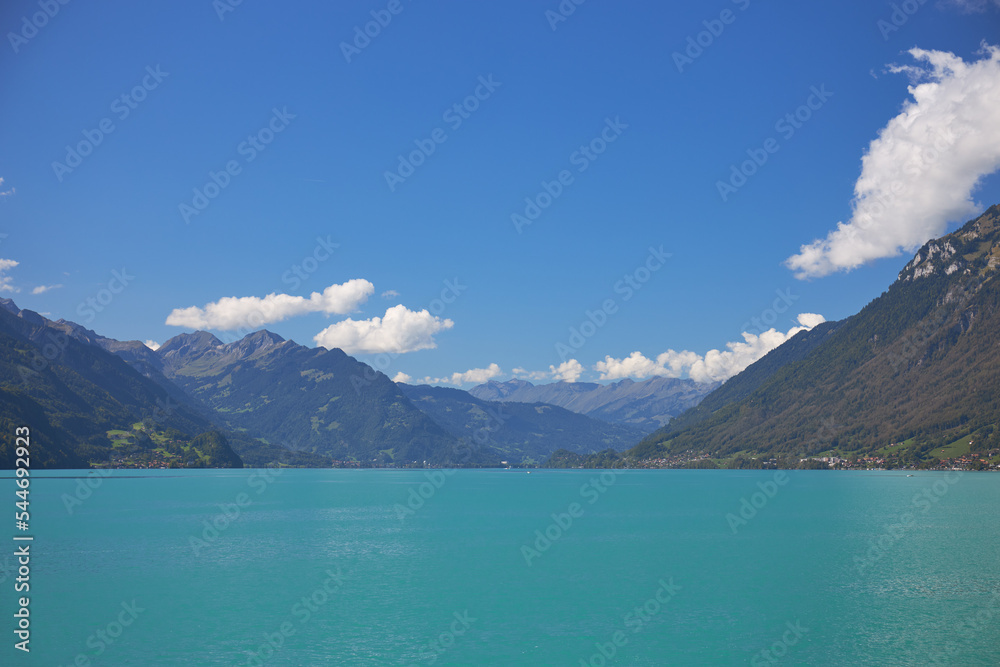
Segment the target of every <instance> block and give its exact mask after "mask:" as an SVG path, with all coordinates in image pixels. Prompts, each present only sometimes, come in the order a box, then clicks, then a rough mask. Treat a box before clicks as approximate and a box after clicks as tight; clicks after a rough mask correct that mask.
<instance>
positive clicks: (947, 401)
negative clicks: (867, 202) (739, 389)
mask: <svg viewBox="0 0 1000 667" xmlns="http://www.w3.org/2000/svg"><path fill="white" fill-rule="evenodd" d="M998 269H1000V207H998V206H993V207H992V208H990V209H989V210H988V211H986V213H984V214H983V215H982V216H981V217H979V218H977V219H975V220H972V221H970V222H968V223H967V224H965V225H964V226H963V227H962V228H961V229H959V230H957V231H955V232H954V233H952V234H949V235H947V236H945V237H942V238H941V239H937V240H934V241H930V242H928V243H927V244H925V245H924V246H923V247H922V248H921V249H920V250H919V251H918V252H917V254H916V255H915V257H914V258H913V260H912V261H910V262H909V263H908V264H907V265H906V267H905V268H904V269H903V270H902V271H901V272H900V274H899V278H898V280H896V282H895V283H893V285H892V286H891V287H890V288H889V289H888V291H886V292H884V293H883V294H882V295H881V296H880V297H878V298H877V299H875V300H874V301H872V302H871V303H870V304H868V305H867V306H866V307H865V308H864V309H863V310H862V311H861V312H859V313H858V314H857V315H854V316H852V317H849V318H847V319H846V320H844V321H843V322H842V323H840V324H838V325H837V326H836V328H835V329H834V330H833V331H832V332H829V333H828V335H827V336H826V337H825V339H824V340H823V341H822V342H821V343H820V344H819V345H817V346H816V347H815V348H814V349H812V350H811V351H810V352H809V353H808V354H806V355H805V356H804V357H803V358H802V359H800V360H797V361H791V362H790V363H786V364H784V365H781V366H780V368H778V369H777V370H776V371H775V372H773V374H771V375H770V377H769V378H768V379H767V380H766V381H765V382H763V384H761V385H760V386H759V387H757V388H756V389H755V390H754V391H752V392H751V393H750V394H749V395H747V396H745V397H743V398H741V399H739V400H733V401H729V402H723V401H717V400H713V399H712V397H709V398H706V399H705V401H704V404H707V405H709V406H711V407H713V408H714V410H713V411H712V412H711V414H710V415H708V416H705V415H700V416H701V417H702V419H701V420H700V421H696V420H693V421H694V423H692V424H691V425H690V426H689V427H687V428H684V429H681V428H674V429H669V430H668V429H665V430H662V431H659V432H657V433H654V434H653V435H651V436H649V437H648V438H646V439H645V440H644V441H643V442H641V443H640V444H639V445H638V446H637V447H636V448H634V449H633V450H631V451H630V452H629V455H630V456H631V457H632V458H638V459H645V458H650V457H655V456H660V455H663V454H667V453H672V454H676V453H681V452H701V453H706V454H709V455H713V456H720V457H721V456H727V455H731V454H733V453H735V452H739V451H753V452H760V453H773V454H789V453H790V454H811V453H815V452H817V451H824V450H830V449H835V450H838V451H842V452H850V451H856V452H868V451H875V450H877V449H880V448H882V447H885V446H886V445H889V444H890V443H899V442H902V441H906V443H905V445H904V446H903V447H902V448H900V453H899V455H900V458H901V460H917V459H920V458H922V457H926V456H927V454H928V452H929V451H930V449H932V448H933V447H935V446H937V445H940V444H944V443H946V442H951V441H953V440H955V439H957V438H958V437H961V436H963V435H965V434H968V433H973V432H976V431H977V430H979V429H981V428H984V427H986V429H987V430H988V427H989V426H990V425H995V424H997V423H998V422H1000V283H998V280H997V275H998ZM793 340H794V339H793ZM778 349H779V350H781V349H782V348H778ZM764 361H766V358H765V359H762V360H761V361H758V362H757V364H754V365H753V366H750V367H749V368H747V369H746V370H745V371H744V372H743V374H741V375H739V376H737V377H736V378H733V380H730V381H729V382H734V381H736V382H738V383H739V382H742V381H743V380H741V378H743V376H744V375H748V374H754V373H758V372H759V370H760V369H759V368H755V367H756V366H757V365H758V364H761V363H762V362H764ZM727 385H728V383H727ZM725 388H726V385H723V387H722V388H721V389H719V390H717V391H719V392H722V391H723V390H725ZM719 403H723V404H722V405H719ZM681 421H683V420H681ZM680 426H683V424H681V425H680ZM991 437H992V438H995V437H996V434H994V435H993V436H987V437H984V438H980V439H979V444H980V445H981V446H988V445H989V443H990V442H991V440H990V438H991Z"/></svg>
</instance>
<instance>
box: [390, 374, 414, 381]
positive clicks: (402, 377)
mask: <svg viewBox="0 0 1000 667" xmlns="http://www.w3.org/2000/svg"><path fill="white" fill-rule="evenodd" d="M412 379H413V378H411V377H410V376H409V375H407V374H406V373H404V372H403V371H399V372H398V373H396V377H394V378H392V381H393V382H403V383H406V384H409V383H410V380H412Z"/></svg>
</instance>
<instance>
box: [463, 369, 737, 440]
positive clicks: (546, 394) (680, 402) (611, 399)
mask: <svg viewBox="0 0 1000 667" xmlns="http://www.w3.org/2000/svg"><path fill="white" fill-rule="evenodd" d="M719 384H720V383H718V382H713V383H699V382H695V381H693V380H687V379H676V378H666V377H654V378H650V379H648V380H643V381H641V382H636V381H635V380H628V379H626V380H621V381H620V382H614V383H612V384H607V385H602V384H597V383H593V382H554V383H551V384H543V385H534V384H532V383H530V382H527V381H526V380H517V379H515V380H508V381H507V382H495V381H490V382H487V383H486V384H481V385H479V386H476V387H473V388H472V389H470V390H469V393H470V394H472V395H473V396H475V397H476V398H479V399H482V400H485V401H511V402H517V403H548V404H550V405H558V406H560V407H563V408H566V409H567V410H572V411H573V412H579V413H580V414H584V415H587V416H588V417H594V418H595V419H601V420H603V421H606V422H610V423H612V424H623V425H627V426H630V427H633V428H636V429H638V430H640V431H643V432H646V433H650V432H652V431H654V430H656V429H658V428H660V427H662V426H665V425H666V424H667V423H668V422H669V421H670V419H671V418H672V417H676V416H677V415H679V414H681V413H682V412H684V411H685V410H687V409H688V408H691V407H694V406H695V405H697V404H698V403H699V402H700V401H701V400H702V399H703V398H704V397H705V396H706V395H708V394H709V393H711V391H712V390H713V389H715V388H716V387H718V386H719Z"/></svg>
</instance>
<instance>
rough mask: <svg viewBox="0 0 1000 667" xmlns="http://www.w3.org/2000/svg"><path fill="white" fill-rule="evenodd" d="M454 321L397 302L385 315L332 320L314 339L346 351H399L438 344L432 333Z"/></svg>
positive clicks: (448, 327) (375, 352)
mask: <svg viewBox="0 0 1000 667" xmlns="http://www.w3.org/2000/svg"><path fill="white" fill-rule="evenodd" d="M369 285H370V283H369ZM454 325H455V323H454V322H452V321H451V320H446V319H441V318H440V317H437V316H436V315H431V314H430V313H429V312H427V310H426V309H425V310H418V311H414V310H409V309H408V308H406V306H403V305H397V306H393V307H391V308H389V309H388V310H386V311H385V316H384V317H373V318H371V319H367V320H352V319H346V320H343V321H341V322H337V323H336V324H331V325H330V326H328V327H327V328H325V329H323V330H322V331H320V332H319V333H318V334H316V335H315V336H314V337H313V340H314V341H316V344H317V345H320V346H322V347H325V348H334V347H339V348H340V349H342V350H343V351H344V352H346V353H348V354H377V353H381V352H396V353H400V354H401V353H404V352H415V351H417V350H427V349H432V348H435V347H437V343H436V342H435V341H434V334H436V333H438V332H440V331H444V330H445V329H450V328H452V327H453V326H454Z"/></svg>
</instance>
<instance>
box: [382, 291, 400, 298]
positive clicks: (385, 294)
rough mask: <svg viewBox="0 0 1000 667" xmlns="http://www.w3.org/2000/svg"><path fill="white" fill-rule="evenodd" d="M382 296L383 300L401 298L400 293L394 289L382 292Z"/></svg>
mask: <svg viewBox="0 0 1000 667" xmlns="http://www.w3.org/2000/svg"><path fill="white" fill-rule="evenodd" d="M380 296H381V297H382V298H383V299H395V298H396V297H397V296H399V292H397V291H396V290H394V289H387V290H386V291H384V292H382V294H381V295H380Z"/></svg>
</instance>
